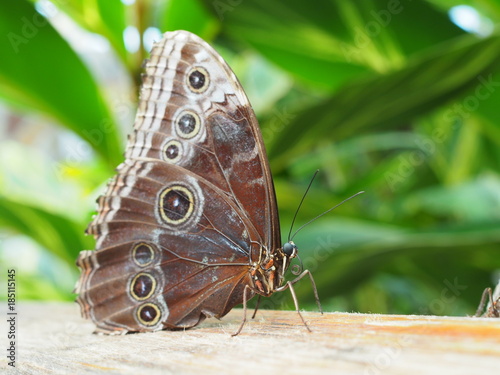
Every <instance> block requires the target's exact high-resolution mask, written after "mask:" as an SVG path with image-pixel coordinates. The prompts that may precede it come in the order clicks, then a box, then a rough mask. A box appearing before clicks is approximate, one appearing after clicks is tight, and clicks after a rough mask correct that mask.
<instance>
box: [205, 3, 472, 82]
mask: <svg viewBox="0 0 500 375" xmlns="http://www.w3.org/2000/svg"><path fill="white" fill-rule="evenodd" d="M204 3H205V5H206V7H207V8H208V9H211V10H212V12H213V13H214V14H215V15H216V16H217V17H218V18H219V19H220V21H221V24H222V27H223V30H224V31H225V32H226V33H227V34H228V35H230V36H231V37H233V38H237V39H239V40H241V41H243V42H245V43H248V44H249V45H251V46H252V47H253V48H255V49H256V50H258V51H259V52H260V53H261V54H263V55H264V56H265V57H266V58H268V59H269V60H271V61H272V62H274V63H275V64H277V65H278V66H280V67H281V68H283V69H285V70H287V71H288V72H290V73H291V74H293V75H294V76H295V77H296V78H297V79H299V80H301V81H303V82H305V83H308V84H312V85H314V86H315V87H318V88H320V89H324V90H330V91H334V90H336V89H338V88H339V87H340V86H341V85H342V84H344V83H345V82H349V81H350V80H352V79H353V78H354V77H360V76H361V75H362V74H365V73H367V72H369V71H378V72H387V71H390V70H393V69H395V68H398V67H401V66H402V65H403V64H404V61H405V60H406V56H409V55H412V54H413V53H415V52H416V51H421V50H424V49H426V48H428V47H429V46H432V45H433V44H435V43H440V42H443V41H445V40H448V39H449V38H451V37H455V36H458V35H461V34H463V31H461V30H460V29H459V28H457V27H456V26H455V25H453V24H452V23H451V22H450V21H449V19H448V18H447V17H446V15H444V14H443V13H442V12H439V11H437V10H436V9H435V8H433V7H431V6H429V4H426V3H425V2H416V1H413V2H406V1H405V2H392V1H389V2H387V1H372V0H364V1H356V2H350V1H342V0H338V1H318V2H315V3H314V6H312V5H311V4H310V3H307V2H301V1H287V2H279V1H266V0H246V1H240V2H228V1H223V0H215V1H213V0H205V1H204ZM422 18H425V19H426V20H428V22H431V24H432V25H433V28H423V27H421V24H420V20H421V19H422ZM415 30H418V32H415Z"/></svg>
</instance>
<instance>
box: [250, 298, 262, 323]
mask: <svg viewBox="0 0 500 375" xmlns="http://www.w3.org/2000/svg"><path fill="white" fill-rule="evenodd" d="M261 297H262V296H261V295H260V294H259V296H258V297H257V303H256V304H255V310H254V311H253V315H252V319H254V318H255V315H257V310H258V309H259V305H260V299H261Z"/></svg>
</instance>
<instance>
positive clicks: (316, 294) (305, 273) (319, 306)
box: [276, 270, 323, 332]
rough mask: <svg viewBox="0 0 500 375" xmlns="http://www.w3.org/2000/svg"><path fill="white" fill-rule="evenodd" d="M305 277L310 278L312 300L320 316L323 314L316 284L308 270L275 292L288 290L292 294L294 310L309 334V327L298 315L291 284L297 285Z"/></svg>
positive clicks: (297, 305) (295, 297)
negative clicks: (312, 293)
mask: <svg viewBox="0 0 500 375" xmlns="http://www.w3.org/2000/svg"><path fill="white" fill-rule="evenodd" d="M306 275H308V276H309V278H310V280H311V284H312V286H313V290H314V298H315V299H316V304H317V305H318V309H319V311H320V312H321V314H323V309H322V308H321V302H320V301H319V295H318V289H317V288H316V283H315V282H314V278H313V276H312V274H311V272H309V270H305V271H304V272H302V273H301V274H300V275H299V276H297V277H296V278H295V279H293V280H291V281H288V282H287V283H286V284H285V285H283V286H282V287H280V288H277V289H276V291H277V292H281V291H283V290H285V289H290V293H291V294H292V298H293V303H294V304H295V310H296V311H297V313H298V314H299V316H300V319H302V323H304V325H305V326H306V328H307V330H308V331H309V332H311V329H310V328H309V326H308V325H307V323H306V321H305V320H304V317H303V316H302V314H301V313H300V309H299V301H298V300H297V295H296V294H295V289H294V288H293V284H295V283H297V282H298V281H299V280H301V279H302V278H303V277H304V276H306Z"/></svg>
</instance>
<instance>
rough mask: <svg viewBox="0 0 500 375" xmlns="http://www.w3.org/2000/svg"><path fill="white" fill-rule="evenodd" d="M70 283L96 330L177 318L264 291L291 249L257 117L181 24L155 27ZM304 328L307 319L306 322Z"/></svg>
mask: <svg viewBox="0 0 500 375" xmlns="http://www.w3.org/2000/svg"><path fill="white" fill-rule="evenodd" d="M97 203H98V208H97V214H96V216H95V217H94V219H93V221H92V222H91V223H90V225H89V227H88V228H87V233H88V234H91V235H93V236H94V237H95V239H96V247H95V251H88V250H87V251H82V252H81V253H80V255H79V257H78V259H77V265H78V267H79V268H80V270H81V275H80V279H79V281H78V283H77V286H76V288H75V292H76V293H78V294H79V295H78V298H77V302H78V303H79V305H80V307H81V311H82V315H83V316H84V317H85V318H90V319H92V321H93V322H94V323H95V325H96V327H97V329H96V331H97V332H101V333H108V334H122V333H127V332H147V331H157V330H161V329H185V328H190V327H194V326H196V325H198V324H199V323H200V322H202V321H203V320H204V319H205V318H209V317H215V318H220V317H223V316H224V315H226V314H227V313H228V312H229V311H230V310H231V309H232V308H233V307H234V306H236V305H238V304H243V307H244V309H243V310H244V314H243V315H244V317H243V319H242V323H241V325H240V327H239V329H238V331H237V332H236V333H235V334H238V333H239V332H240V331H241V329H242V327H243V325H244V323H245V321H246V304H247V301H248V300H249V299H251V298H252V297H253V296H255V295H259V296H264V297H268V296H270V295H271V294H273V293H274V292H279V291H283V290H285V289H289V290H290V291H291V292H292V296H293V298H294V302H295V307H296V310H297V312H298V313H299V315H300V317H301V319H302V321H303V323H304V324H305V326H306V327H307V328H308V326H307V324H306V323H305V320H304V318H303V317H302V315H301V314H300V312H299V308H298V303H297V299H296V297H295V293H294V290H293V284H295V283H296V282H297V281H298V280H300V279H302V278H303V277H305V276H309V278H310V280H311V282H312V285H313V289H314V293H315V297H316V300H317V301H318V306H319V308H320V310H321V306H320V305H319V298H318V294H317V291H316V286H315V284H314V280H313V278H312V275H311V274H310V272H309V271H308V270H305V271H303V272H302V273H300V274H299V275H297V277H296V278H295V279H293V280H291V281H290V280H289V281H285V272H286V271H287V269H288V268H289V266H290V262H291V261H292V259H294V258H295V257H296V256H297V246H296V245H295V244H294V243H293V241H288V242H286V243H284V244H282V243H281V238H280V226H279V219H278V210H277V204H276V196H275V191H274V186H273V180H272V177H271V172H270V168H269V162H268V160H267V156H266V152H265V149H264V143H263V141H262V136H261V133H260V130H259V126H258V123H257V120H256V117H255V114H254V112H253V109H252V107H251V105H250V102H249V101H248V99H247V96H246V95H245V93H244V91H243V88H242V86H241V84H240V83H239V81H238V79H237V78H236V76H235V74H234V73H233V72H232V71H231V69H230V68H229V66H228V65H227V63H226V62H225V61H224V60H223V59H222V57H221V56H220V55H219V54H218V53H217V52H216V51H215V50H214V49H213V48H212V47H211V46H209V45H208V44H207V43H206V42H205V41H203V40H202V39H200V38H199V37H197V36H196V35H194V34H191V33H189V32H187V31H175V32H168V33H166V34H164V37H163V38H162V40H161V41H160V42H158V43H156V44H155V45H154V47H153V49H152V51H151V56H150V59H149V60H148V61H146V64H145V74H144V75H143V83H142V88H141V94H140V102H139V105H138V110H137V115H136V119H135V124H134V130H133V133H132V134H131V135H130V136H129V139H128V144H127V148H126V152H125V161H124V162H123V163H122V164H121V165H120V166H118V168H117V174H116V175H115V177H114V178H113V179H112V180H111V181H110V182H109V184H108V186H107V190H106V193H105V194H104V195H102V196H101V197H99V198H98V200H97ZM308 329H309V328H308Z"/></svg>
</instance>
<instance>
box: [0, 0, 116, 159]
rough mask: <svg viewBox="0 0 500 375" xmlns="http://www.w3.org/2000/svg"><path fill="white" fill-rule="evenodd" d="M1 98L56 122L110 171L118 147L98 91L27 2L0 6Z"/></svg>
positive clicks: (75, 58)
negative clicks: (109, 166)
mask: <svg viewBox="0 0 500 375" xmlns="http://www.w3.org/2000/svg"><path fill="white" fill-rule="evenodd" d="M0 34H1V35H2V37H1V38H0V48H1V49H2V51H3V53H4V54H5V55H8V56H9V57H8V58H2V59H0V96H1V97H3V98H4V99H5V100H7V101H8V102H9V103H11V104H13V105H16V106H18V107H21V108H23V109H25V110H28V109H29V110H36V111H38V112H40V113H42V114H43V115H45V116H50V117H52V118H54V119H56V120H57V121H58V122H59V123H60V124H61V125H63V126H65V127H67V128H68V129H71V130H72V131H74V132H75V133H76V134H78V135H79V136H80V137H82V138H83V139H85V140H86V141H88V142H89V143H90V144H91V145H92V147H93V148H94V149H95V150H96V151H97V152H98V153H99V154H100V155H101V156H102V157H103V158H104V159H105V160H107V161H108V162H109V164H110V165H112V166H115V165H116V164H118V163H119V162H120V161H121V160H122V156H121V154H122V151H121V142H120V140H119V133H118V130H117V127H116V123H115V120H114V119H113V118H112V116H111V114H110V112H109V109H108V107H107V104H106V102H105V100H104V99H103V96H102V93H101V91H100V88H99V87H98V85H97V83H96V82H95V81H94V79H93V77H92V75H91V74H90V73H89V71H88V69H87V68H86V67H85V65H84V64H83V63H82V61H81V60H80V58H79V57H78V56H77V55H76V53H75V52H74V51H73V50H72V49H71V48H70V47H69V45H68V44H67V43H66V41H65V40H64V39H63V38H62V37H61V36H60V35H59V34H58V33H57V32H56V31H55V30H54V28H53V27H52V26H51V25H50V23H49V22H48V21H47V20H46V19H45V18H44V17H42V16H41V15H40V14H39V13H37V12H36V11H35V9H34V8H33V6H32V5H31V4H30V3H29V2H27V1H26V0H19V1H16V2H1V3H0Z"/></svg>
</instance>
